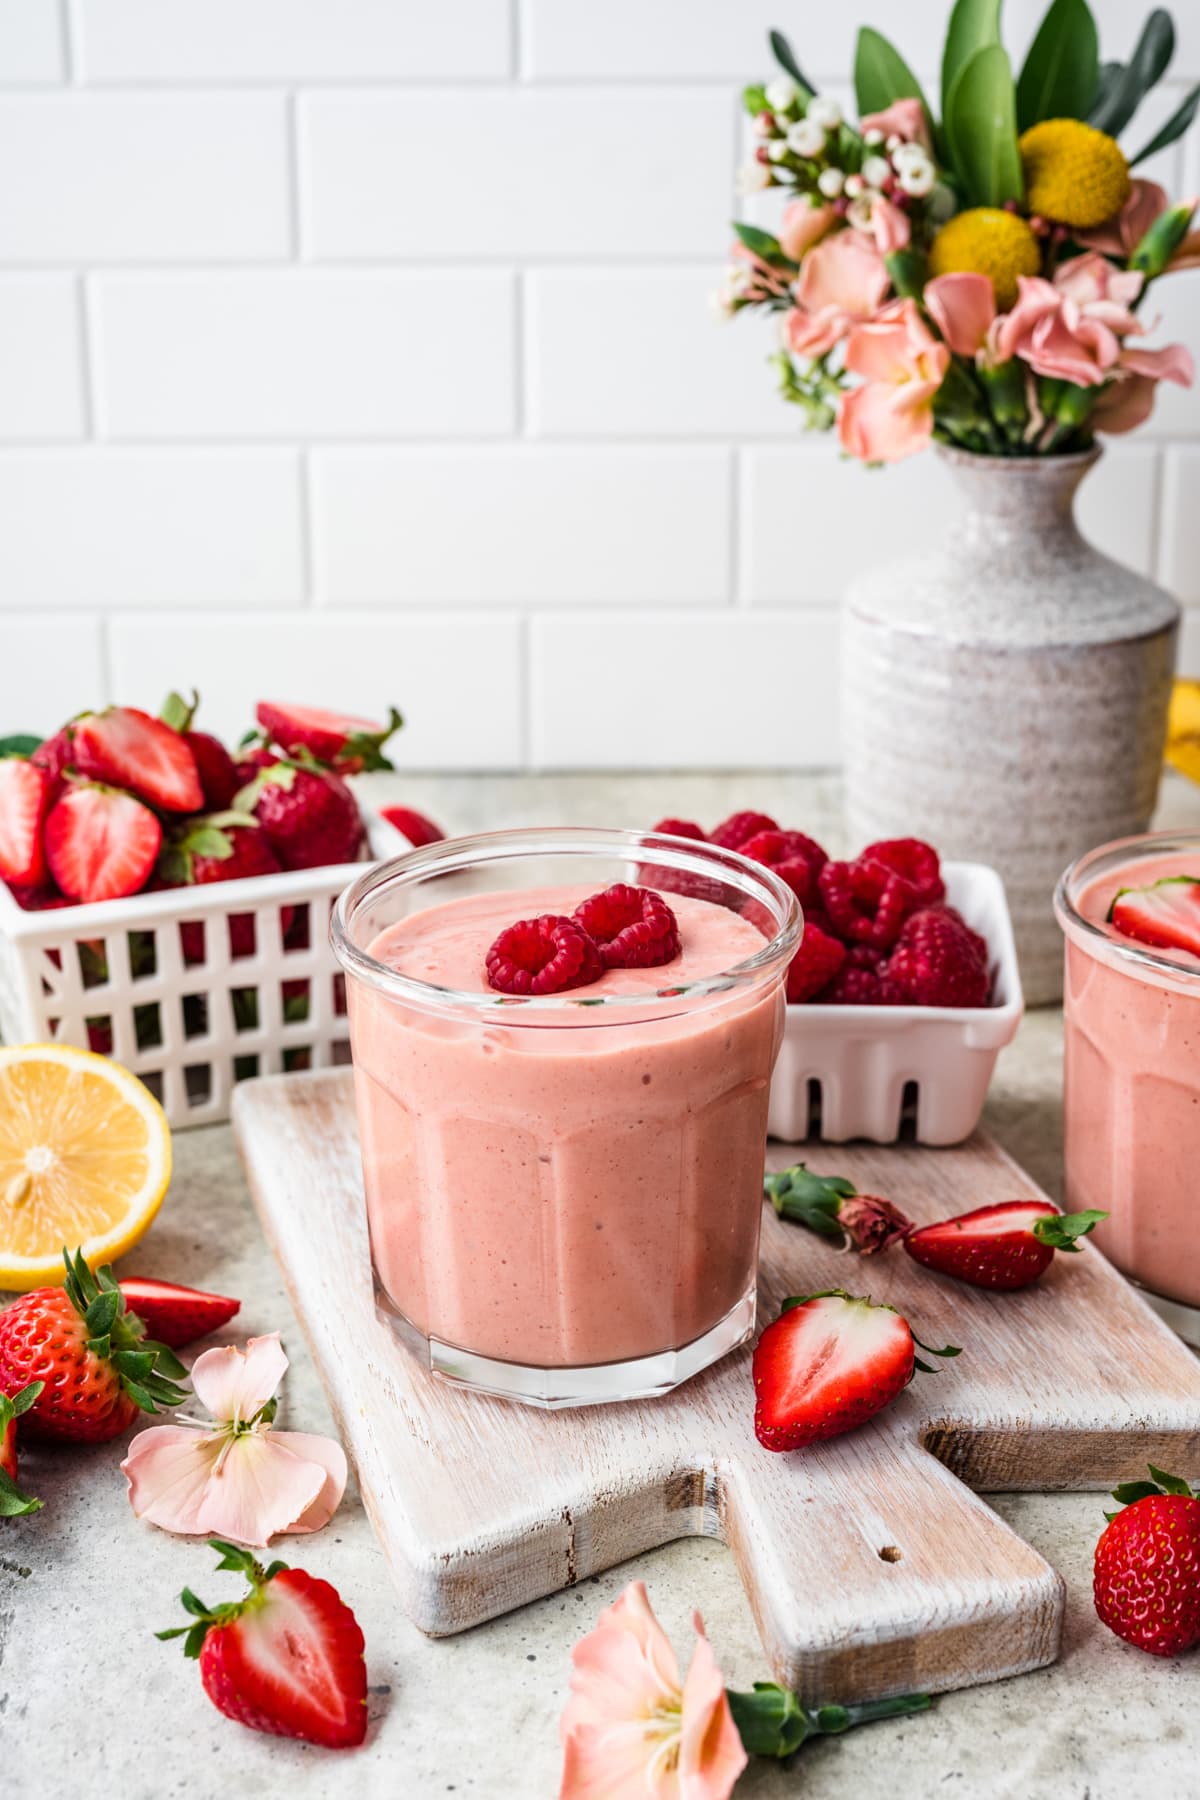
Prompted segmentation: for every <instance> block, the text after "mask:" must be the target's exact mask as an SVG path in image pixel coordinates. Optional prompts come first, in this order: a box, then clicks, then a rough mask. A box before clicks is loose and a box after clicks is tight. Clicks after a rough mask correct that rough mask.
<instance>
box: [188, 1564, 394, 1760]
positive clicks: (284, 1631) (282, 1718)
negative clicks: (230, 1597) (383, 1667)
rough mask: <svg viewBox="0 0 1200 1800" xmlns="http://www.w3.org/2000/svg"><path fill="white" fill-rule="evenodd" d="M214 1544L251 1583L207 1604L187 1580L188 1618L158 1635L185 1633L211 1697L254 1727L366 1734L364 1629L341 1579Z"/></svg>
mask: <svg viewBox="0 0 1200 1800" xmlns="http://www.w3.org/2000/svg"><path fill="white" fill-rule="evenodd" d="M209 1548H210V1549H212V1550H216V1551H219V1552H220V1556H221V1560H220V1562H219V1563H218V1564H217V1567H218V1568H219V1569H232V1570H234V1571H235V1572H238V1573H241V1574H243V1575H245V1576H246V1577H247V1578H248V1580H249V1582H250V1592H249V1593H248V1594H247V1595H246V1596H245V1598H244V1599H242V1600H240V1601H234V1602H233V1603H232V1604H230V1605H227V1606H216V1607H207V1606H205V1605H204V1603H203V1601H201V1600H197V1598H196V1596H195V1594H193V1593H192V1592H191V1590H190V1589H188V1588H184V1590H183V1594H182V1596H181V1598H182V1600H183V1604H184V1606H185V1608H186V1609H187V1611H188V1612H189V1613H190V1614H191V1615H192V1620H191V1623H190V1624H189V1625H180V1626H178V1627H176V1628H175V1629H174V1630H171V1631H160V1632H159V1633H158V1636H159V1637H160V1638H176V1637H182V1638H183V1639H184V1646H183V1648H184V1654H185V1655H187V1656H192V1657H196V1658H198V1659H199V1663H200V1679H201V1681H202V1682H203V1684H204V1691H205V1693H206V1694H207V1695H208V1697H209V1699H210V1700H211V1701H212V1703H213V1705H214V1706H215V1707H216V1708H217V1710H218V1711H219V1712H223V1713H224V1714H225V1716H226V1717H227V1718H230V1719H236V1720H237V1721H238V1723H239V1724H241V1725H248V1726H249V1728H250V1729H251V1731H266V1732H270V1733H271V1735H272V1736H273V1737H290V1738H301V1739H302V1740H303V1741H304V1742H305V1743H309V1744H321V1745H323V1746H324V1747H325V1748H326V1749H328V1750H341V1749H348V1748H351V1747H353V1746H354V1745H355V1744H361V1743H362V1741H363V1739H364V1738H365V1737H366V1735H367V1666H366V1663H365V1662H364V1660H363V1650H364V1644H363V1634H362V1632H361V1630H360V1629H359V1624H358V1620H357V1619H356V1618H355V1617H354V1614H353V1613H352V1612H351V1611H350V1608H349V1607H348V1606H347V1605H346V1603H345V1601H344V1600H343V1599H342V1597H341V1595H340V1594H339V1593H338V1592H337V1589H336V1588H333V1587H331V1586H330V1584H329V1583H328V1582H327V1581H321V1580H318V1579H317V1577H316V1576H313V1575H310V1574H309V1573H308V1572H307V1570H305V1569H290V1568H289V1567H288V1565H287V1564H286V1563H283V1562H273V1563H272V1564H271V1566H270V1568H268V1569H264V1568H263V1566H262V1564H261V1563H259V1562H256V1561H255V1559H254V1557H253V1556H251V1554H250V1552H249V1551H248V1550H239V1549H238V1548H237V1546H236V1545H234V1544H225V1543H222V1542H220V1541H219V1540H218V1539H213V1540H211V1541H210V1545H209Z"/></svg>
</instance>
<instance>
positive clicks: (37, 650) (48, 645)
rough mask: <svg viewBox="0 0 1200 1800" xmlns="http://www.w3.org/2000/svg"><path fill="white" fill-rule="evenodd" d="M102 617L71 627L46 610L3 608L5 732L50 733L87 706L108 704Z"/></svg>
mask: <svg viewBox="0 0 1200 1800" xmlns="http://www.w3.org/2000/svg"><path fill="white" fill-rule="evenodd" d="M101 629H102V627H101V623H100V620H99V619H98V618H79V617H76V618H73V619H72V620H71V622H70V627H69V629H66V630H64V629H63V621H62V620H61V619H55V618H51V617H47V615H46V614H45V613H28V612H16V613H7V612H0V737H8V736H9V735H10V734H11V733H14V732H19V731H21V732H24V731H28V732H33V733H35V734H36V735H37V736H39V737H49V736H50V734H51V732H54V731H57V730H58V728H59V726H60V725H61V724H62V723H63V721H64V720H65V719H69V718H71V717H73V716H74V714H75V713H77V712H81V711H82V710H83V708H84V707H85V706H103V705H104V703H105V701H106V700H107V699H108V698H109V696H108V695H107V694H106V693H105V691H104V661H103V655H102V652H101V645H100V634H101Z"/></svg>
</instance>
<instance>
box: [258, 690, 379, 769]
mask: <svg viewBox="0 0 1200 1800" xmlns="http://www.w3.org/2000/svg"><path fill="white" fill-rule="evenodd" d="M254 716H255V718H256V719H257V720H258V722H259V724H260V725H261V726H262V729H263V730H264V731H265V732H266V734H267V736H268V738H270V740H271V741H272V743H275V744H278V746H279V748H280V749H281V750H282V751H284V752H285V754H286V755H288V756H297V755H299V753H300V752H301V751H302V750H307V751H308V753H309V755H310V756H313V757H315V758H316V760H317V761H318V762H322V763H328V765H329V766H330V767H331V768H336V769H339V770H340V771H341V773H342V774H343V775H354V774H357V773H358V772H359V771H360V770H363V769H390V768H391V767H392V764H391V763H390V762H389V761H388V760H387V757H386V756H384V754H383V746H384V744H385V743H386V742H387V740H388V739H389V738H390V737H391V735H392V733H393V732H394V731H398V730H399V729H400V727H401V725H403V723H404V720H403V719H402V718H401V717H400V714H399V713H398V712H397V711H396V709H395V707H394V706H391V707H389V708H388V719H387V724H386V725H380V724H378V723H377V721H376V720H374V719H359V718H355V717H354V716H353V714H350V713H337V712H328V711H327V710H326V709H325V708H324V707H322V706H293V705H292V704H291V703H290V702H289V701H286V700H260V701H259V703H258V705H257V706H256V707H255V709H254Z"/></svg>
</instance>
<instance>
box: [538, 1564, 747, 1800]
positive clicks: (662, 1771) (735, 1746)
mask: <svg viewBox="0 0 1200 1800" xmlns="http://www.w3.org/2000/svg"><path fill="white" fill-rule="evenodd" d="M694 1624H695V1628H696V1648H695V1650H694V1651H693V1653H692V1661H691V1667H690V1668H689V1669H688V1673H687V1680H686V1682H684V1683H681V1682H680V1678H679V1664H678V1662H677V1661H676V1658H675V1652H674V1650H673V1649H672V1648H671V1641H670V1639H669V1638H668V1637H667V1634H666V1633H665V1631H664V1630H663V1628H662V1626H661V1625H660V1624H659V1622H658V1620H657V1619H656V1618H655V1616H654V1611H653V1608H652V1607H651V1605H650V1601H649V1599H648V1597H647V1594H646V1588H645V1584H644V1582H641V1581H631V1582H630V1584H629V1586H628V1587H627V1588H626V1589H625V1591H624V1592H623V1593H622V1595H621V1597H620V1598H619V1599H618V1600H617V1601H616V1603H615V1604H614V1605H613V1606H610V1607H608V1608H607V1610H606V1611H605V1612H603V1613H601V1615H600V1619H599V1622H598V1624H597V1625H596V1628H595V1630H594V1631H590V1632H589V1633H588V1635H587V1636H586V1637H585V1638H583V1639H581V1640H580V1642H579V1643H578V1644H576V1646H575V1649H574V1652H573V1653H572V1661H573V1663H574V1665H575V1666H574V1673H573V1674H572V1677H571V1697H570V1699H569V1700H568V1701H567V1704H566V1708H565V1710H564V1712H563V1716H562V1725H561V1735H562V1743H563V1773H562V1786H561V1787H560V1789H559V1800H727V1797H728V1795H729V1794H730V1793H731V1792H732V1790H733V1785H734V1783H735V1782H736V1780H737V1778H738V1776H739V1775H740V1774H741V1772H742V1770H743V1769H744V1768H745V1767H746V1763H747V1761H748V1758H747V1756H746V1752H745V1750H744V1749H743V1748H742V1740H741V1738H740V1737H739V1736H738V1730H737V1726H736V1725H735V1724H734V1722H733V1714H732V1713H731V1712H730V1710H729V1702H728V1700H727V1699H726V1697H725V1685H724V1682H723V1680H722V1678H721V1672H720V1670H719V1669H718V1667H717V1664H716V1659H715V1657H714V1656H713V1653H712V1648H711V1646H710V1645H709V1642H708V1639H707V1638H706V1637H705V1635H704V1624H703V1621H702V1620H701V1618H700V1615H699V1613H696V1614H695V1615H694Z"/></svg>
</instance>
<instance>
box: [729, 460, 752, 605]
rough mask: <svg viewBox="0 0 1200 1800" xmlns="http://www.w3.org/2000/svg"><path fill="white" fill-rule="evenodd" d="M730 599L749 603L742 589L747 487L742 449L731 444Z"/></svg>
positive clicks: (731, 601)
mask: <svg viewBox="0 0 1200 1800" xmlns="http://www.w3.org/2000/svg"><path fill="white" fill-rule="evenodd" d="M729 460H730V464H731V468H730V472H729V601H730V604H731V605H733V606H735V607H738V608H742V607H745V606H747V605H748V604H749V602H748V599H747V597H746V595H745V594H744V593H743V591H742V499H743V490H744V488H745V481H744V471H743V467H742V454H741V450H740V449H739V447H738V446H737V445H736V444H731V445H730V446H729Z"/></svg>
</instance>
